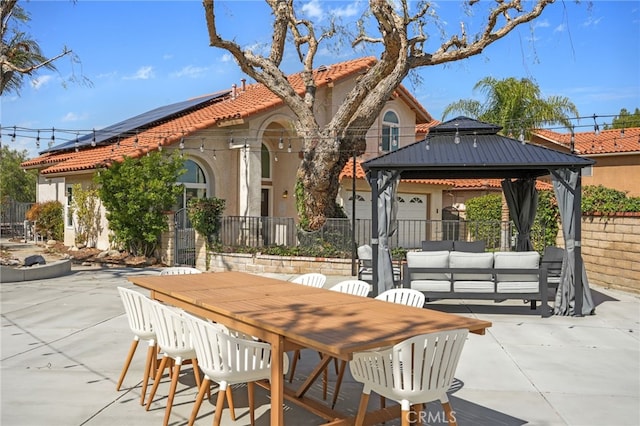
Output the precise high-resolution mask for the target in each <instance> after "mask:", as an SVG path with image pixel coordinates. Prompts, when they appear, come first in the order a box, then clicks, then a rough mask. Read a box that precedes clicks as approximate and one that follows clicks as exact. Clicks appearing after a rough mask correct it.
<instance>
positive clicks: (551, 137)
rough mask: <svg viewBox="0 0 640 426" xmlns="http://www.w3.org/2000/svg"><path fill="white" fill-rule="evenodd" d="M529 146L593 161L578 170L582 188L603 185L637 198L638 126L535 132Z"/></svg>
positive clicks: (639, 171)
mask: <svg viewBox="0 0 640 426" xmlns="http://www.w3.org/2000/svg"><path fill="white" fill-rule="evenodd" d="M531 143H535V144H538V145H542V146H546V147H548V148H551V149H555V150H558V151H562V152H571V150H572V149H573V151H574V153H575V154H576V155H579V156H581V157H585V158H589V159H592V160H594V161H595V162H596V163H595V164H594V165H593V166H592V167H586V168H584V169H583V170H582V185H583V186H586V185H603V186H605V187H607V188H613V189H617V190H618V191H623V192H626V193H627V195H628V196H630V197H638V196H640V185H638V182H640V127H633V128H627V129H606V130H600V131H599V132H597V133H596V132H595V131H593V130H591V131H588V132H575V133H574V137H573V140H572V137H571V133H558V132H555V131H552V130H544V129H542V130H535V131H534V132H533V133H532V135H531Z"/></svg>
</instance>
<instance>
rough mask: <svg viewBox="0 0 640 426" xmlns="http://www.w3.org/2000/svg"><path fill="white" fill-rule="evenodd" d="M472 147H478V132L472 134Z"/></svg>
mask: <svg viewBox="0 0 640 426" xmlns="http://www.w3.org/2000/svg"><path fill="white" fill-rule="evenodd" d="M473 147H474V148H477V147H478V132H473Z"/></svg>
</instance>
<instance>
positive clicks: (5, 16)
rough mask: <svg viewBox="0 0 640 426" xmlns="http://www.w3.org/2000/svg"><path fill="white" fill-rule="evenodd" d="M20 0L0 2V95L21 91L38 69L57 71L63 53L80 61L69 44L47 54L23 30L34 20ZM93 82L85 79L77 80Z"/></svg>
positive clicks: (73, 77) (74, 78)
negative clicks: (50, 55)
mask: <svg viewBox="0 0 640 426" xmlns="http://www.w3.org/2000/svg"><path fill="white" fill-rule="evenodd" d="M17 3H18V0H2V1H1V2H0V38H1V39H2V41H1V44H0V95H2V94H5V93H16V94H18V95H19V94H20V88H21V87H22V85H23V84H24V79H25V77H32V76H34V75H35V74H36V73H37V72H38V71H40V70H43V69H47V70H50V71H56V66H55V65H54V62H55V61H57V60H58V59H60V58H62V57H63V56H67V57H69V58H71V61H72V62H78V58H77V56H75V55H74V53H73V51H72V50H71V49H69V48H67V47H66V46H64V47H62V49H61V51H60V53H58V54H56V55H54V56H52V57H47V56H46V55H45V54H44V53H43V52H42V51H41V49H40V45H39V44H38V42H37V41H36V40H34V39H32V38H31V36H30V35H29V34H28V33H27V32H26V31H25V30H24V28H25V24H28V23H29V21H31V17H30V16H29V14H28V13H27V12H26V11H25V10H24V9H23V8H22V7H20V6H19V5H18V4H17ZM70 80H72V81H76V80H81V81H82V82H84V83H87V84H90V81H89V80H87V79H86V78H82V77H81V78H80V79H77V78H76V77H75V76H72V77H71V79H70Z"/></svg>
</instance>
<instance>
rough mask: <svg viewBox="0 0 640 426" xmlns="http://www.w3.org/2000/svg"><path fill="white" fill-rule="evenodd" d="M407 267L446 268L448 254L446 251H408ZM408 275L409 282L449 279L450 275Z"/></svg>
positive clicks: (417, 273)
mask: <svg viewBox="0 0 640 426" xmlns="http://www.w3.org/2000/svg"><path fill="white" fill-rule="evenodd" d="M407 266H408V267H409V268H447V267H449V252H448V251H447V250H442V251H410V252H407ZM410 274H411V276H410V277H409V280H410V281H413V280H449V279H451V274H448V273H446V272H433V273H427V272H413V273H410Z"/></svg>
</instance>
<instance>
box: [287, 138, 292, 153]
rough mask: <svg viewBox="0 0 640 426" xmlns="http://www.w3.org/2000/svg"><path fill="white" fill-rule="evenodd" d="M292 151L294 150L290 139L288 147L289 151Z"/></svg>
mask: <svg viewBox="0 0 640 426" xmlns="http://www.w3.org/2000/svg"><path fill="white" fill-rule="evenodd" d="M291 151H292V149H291V140H289V146H288V147H287V152H291Z"/></svg>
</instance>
